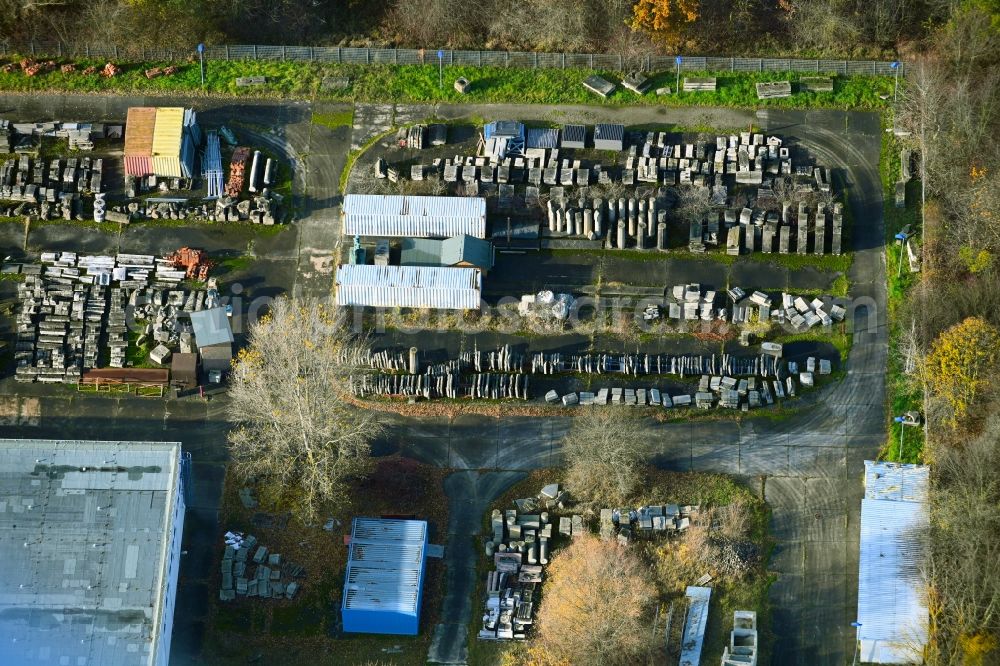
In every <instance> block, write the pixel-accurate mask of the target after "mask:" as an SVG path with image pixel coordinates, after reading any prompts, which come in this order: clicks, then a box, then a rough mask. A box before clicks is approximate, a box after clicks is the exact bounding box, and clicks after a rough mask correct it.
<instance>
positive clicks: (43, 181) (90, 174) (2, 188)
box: [0, 155, 104, 220]
mask: <svg viewBox="0 0 1000 666" xmlns="http://www.w3.org/2000/svg"><path fill="white" fill-rule="evenodd" d="M103 172H104V160H102V159H100V158H97V159H91V158H90V157H84V158H76V157H71V158H69V159H59V158H56V159H52V160H48V161H46V160H44V159H39V158H31V157H29V156H28V155H21V156H20V157H18V158H16V159H9V160H7V161H5V162H4V163H3V165H2V166H0V200H3V201H9V202H18V203H17V204H16V205H10V204H7V205H4V206H2V207H0V215H3V216H6V217H18V216H21V215H28V216H31V217H39V218H41V219H50V218H63V219H66V220H71V219H83V204H82V198H83V197H89V196H93V195H95V194H98V193H100V192H101V191H102V187H103V185H102V180H103Z"/></svg>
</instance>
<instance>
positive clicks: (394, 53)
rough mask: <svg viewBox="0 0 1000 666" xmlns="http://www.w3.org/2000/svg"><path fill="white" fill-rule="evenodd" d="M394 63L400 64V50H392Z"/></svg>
mask: <svg viewBox="0 0 1000 666" xmlns="http://www.w3.org/2000/svg"><path fill="white" fill-rule="evenodd" d="M392 61H393V62H394V63H395V64H397V65H398V64H399V48H394V49H393V50H392Z"/></svg>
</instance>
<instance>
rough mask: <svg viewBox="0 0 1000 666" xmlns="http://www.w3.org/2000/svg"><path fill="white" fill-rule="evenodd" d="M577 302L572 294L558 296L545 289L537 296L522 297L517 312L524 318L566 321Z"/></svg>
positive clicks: (527, 295)
mask: <svg viewBox="0 0 1000 666" xmlns="http://www.w3.org/2000/svg"><path fill="white" fill-rule="evenodd" d="M575 300H576V299H574V298H573V296H572V294H556V293H553V292H551V291H549V290H547V289H545V290H543V291H540V292H538V293H537V294H524V295H523V296H521V302H520V303H518V304H517V312H518V314H519V315H521V316H522V317H535V318H537V319H554V320H557V321H565V320H566V318H567V317H569V313H570V310H571V309H572V307H573V303H574V301H575Z"/></svg>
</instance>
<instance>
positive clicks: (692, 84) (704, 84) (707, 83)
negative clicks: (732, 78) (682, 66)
mask: <svg viewBox="0 0 1000 666" xmlns="http://www.w3.org/2000/svg"><path fill="white" fill-rule="evenodd" d="M681 85H682V88H683V90H684V92H695V91H710V92H715V90H716V85H717V83H716V78H715V77H714V76H686V77H684V82H683V83H682V84H681Z"/></svg>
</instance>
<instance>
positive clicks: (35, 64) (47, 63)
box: [0, 58, 122, 79]
mask: <svg viewBox="0 0 1000 666" xmlns="http://www.w3.org/2000/svg"><path fill="white" fill-rule="evenodd" d="M56 67H59V71H61V72H62V73H63V74H71V73H73V72H75V71H77V69H76V65H75V64H73V63H66V64H63V65H57V64H56V61H55V60H35V59H34V58H23V59H21V60H20V61H19V62H16V63H13V62H10V63H7V64H6V65H3V66H0V71H2V72H3V73H4V74H10V73H11V72H16V71H18V70H20V71H22V72H24V75H25V76H38V75H39V74H45V73H47V72H52V71H54V70H55V69H56ZM121 71H122V70H121V67H119V66H118V65H116V64H114V63H112V62H109V63H107V64H105V65H104V67H102V68H101V69H100V74H101V76H103V77H105V78H109V79H110V78H112V77H115V76H118V74H120V73H121ZM97 72H98V69H97V67H95V66H94V65H90V66H89V67H86V68H84V69H82V70H80V73H81V74H84V75H88V76H89V75H91V74H95V73H97Z"/></svg>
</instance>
